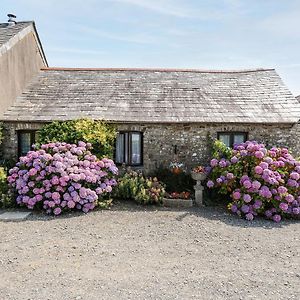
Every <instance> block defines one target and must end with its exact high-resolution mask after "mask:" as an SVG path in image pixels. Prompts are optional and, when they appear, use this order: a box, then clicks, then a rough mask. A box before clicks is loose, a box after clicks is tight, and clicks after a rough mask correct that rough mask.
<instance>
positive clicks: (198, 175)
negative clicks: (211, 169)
mask: <svg viewBox="0 0 300 300" xmlns="http://www.w3.org/2000/svg"><path fill="white" fill-rule="evenodd" d="M191 175H192V178H193V179H194V180H196V181H202V180H204V179H205V178H206V174H205V173H194V172H192V173H191Z"/></svg>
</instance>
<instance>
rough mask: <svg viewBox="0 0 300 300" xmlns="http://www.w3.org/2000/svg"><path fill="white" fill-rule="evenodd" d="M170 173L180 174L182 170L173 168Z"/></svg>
mask: <svg viewBox="0 0 300 300" xmlns="http://www.w3.org/2000/svg"><path fill="white" fill-rule="evenodd" d="M172 172H173V173H174V174H177V175H178V174H180V173H181V172H182V170H181V169H180V168H173V169H172Z"/></svg>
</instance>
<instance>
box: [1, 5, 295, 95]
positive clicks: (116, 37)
mask: <svg viewBox="0 0 300 300" xmlns="http://www.w3.org/2000/svg"><path fill="white" fill-rule="evenodd" d="M7 13H13V14H15V15H17V21H25V20H26V21H27V20H34V21H35V22H36V26H37V30H38V33H39V36H40V39H41V41H42V44H43V48H44V51H45V53H46V57H47V60H48V63H49V66H51V67H124V68H125V67H133V68H134V67H138V68H140V67H145V68H192V69H217V70H220V69H229V70H232V69H248V68H275V69H276V70H277V72H278V73H279V75H281V77H282V79H283V81H284V82H285V83H286V85H287V86H288V87H289V88H290V90H291V91H292V93H293V94H294V95H295V96H296V95H300V0H205V1H204V0H98V1H96V0H84V1H83V0H72V1H71V0H1V3H0V22H6V21H7V17H6V14H7Z"/></svg>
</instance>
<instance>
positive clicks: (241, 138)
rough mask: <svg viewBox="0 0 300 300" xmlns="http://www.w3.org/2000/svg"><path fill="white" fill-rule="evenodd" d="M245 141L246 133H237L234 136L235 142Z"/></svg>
mask: <svg viewBox="0 0 300 300" xmlns="http://www.w3.org/2000/svg"><path fill="white" fill-rule="evenodd" d="M244 142H245V135H244V134H235V135H234V136H233V144H241V143H244Z"/></svg>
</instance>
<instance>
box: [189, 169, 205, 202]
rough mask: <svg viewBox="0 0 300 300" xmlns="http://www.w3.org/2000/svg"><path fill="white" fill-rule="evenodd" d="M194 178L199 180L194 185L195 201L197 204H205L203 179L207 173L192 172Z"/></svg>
mask: <svg viewBox="0 0 300 300" xmlns="http://www.w3.org/2000/svg"><path fill="white" fill-rule="evenodd" d="M191 175H192V178H193V179H194V180H196V181H197V183H196V185H194V190H195V203H196V205H197V206H203V190H204V187H203V186H202V184H201V181H202V180H204V179H205V178H206V174H205V173H194V172H192V173H191Z"/></svg>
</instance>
